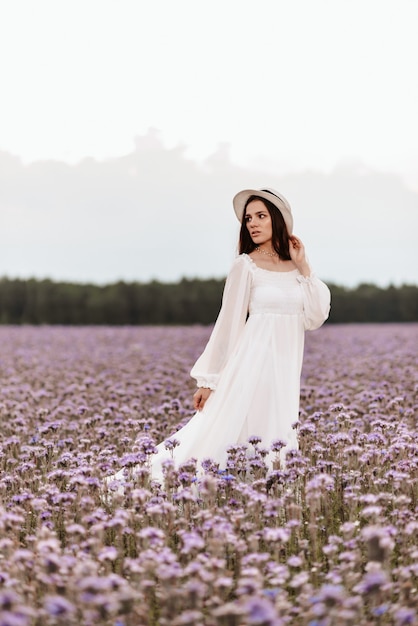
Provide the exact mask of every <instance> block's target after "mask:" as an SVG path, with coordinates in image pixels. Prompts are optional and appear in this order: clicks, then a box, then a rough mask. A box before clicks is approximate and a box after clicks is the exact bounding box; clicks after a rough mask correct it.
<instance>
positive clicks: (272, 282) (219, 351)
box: [112, 254, 330, 479]
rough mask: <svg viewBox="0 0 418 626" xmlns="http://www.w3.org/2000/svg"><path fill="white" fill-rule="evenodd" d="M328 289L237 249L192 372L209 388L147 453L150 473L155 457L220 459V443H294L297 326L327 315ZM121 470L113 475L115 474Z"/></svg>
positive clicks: (157, 472) (300, 338) (299, 351)
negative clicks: (199, 406)
mask: <svg viewBox="0 0 418 626" xmlns="http://www.w3.org/2000/svg"><path fill="white" fill-rule="evenodd" d="M329 308H330V292H329V289H328V287H327V286H326V285H325V284H324V283H323V282H322V281H320V280H319V279H318V278H317V277H316V276H315V275H311V276H310V277H309V278H305V277H303V276H302V275H301V274H300V273H299V271H298V270H296V269H295V270H292V271H288V272H276V271H271V270H265V269H262V268H260V267H258V266H257V265H256V264H255V263H254V261H253V260H252V259H251V258H250V257H249V256H248V255H247V254H241V255H240V256H238V257H237V258H236V259H235V261H234V263H233V265H232V268H231V271H230V273H229V274H228V277H227V280H226V284H225V289H224V294H223V299H222V307H221V310H220V312H219V315H218V318H217V320H216V324H215V326H214V329H213V331H212V334H211V337H210V339H209V342H208V344H207V346H206V348H205V350H204V352H203V354H202V355H201V356H200V357H199V359H198V360H197V362H196V363H195V365H194V366H193V369H192V370H191V376H192V377H193V378H195V379H196V381H197V385H198V387H210V388H211V389H213V390H214V391H213V392H212V393H211V395H210V396H209V398H208V400H207V401H206V404H205V407H204V409H203V410H202V411H199V412H197V413H196V414H195V415H194V416H193V417H192V418H191V419H190V420H189V422H188V423H187V424H186V425H185V426H184V427H183V428H181V430H179V431H177V432H175V433H173V435H172V436H171V438H172V439H176V440H177V441H179V442H180V445H179V446H178V447H176V448H175V449H174V451H172V452H170V451H168V450H166V448H165V445H164V442H162V443H160V444H159V445H158V446H157V449H158V453H157V454H156V455H153V457H152V468H151V471H152V476H153V478H157V479H159V478H161V476H162V463H163V462H164V460H166V459H171V458H174V462H175V464H176V466H178V465H179V464H180V463H182V462H184V461H186V460H188V459H190V458H195V459H197V460H198V468H199V470H200V469H201V465H200V464H201V462H202V461H203V460H205V459H212V460H213V461H215V462H217V463H219V465H220V467H221V468H222V467H225V462H226V459H227V448H228V446H230V445H231V444H236V443H247V442H248V438H249V437H250V436H252V435H256V436H259V437H261V439H262V443H261V444H260V445H263V446H264V447H269V446H270V445H271V443H272V441H274V440H277V439H281V440H284V441H285V442H286V444H287V448H296V447H297V445H298V443H297V436H296V431H295V430H294V428H292V425H293V424H294V423H295V422H296V421H297V420H298V414H299V391H300V375H301V369H302V359H303V347H304V331H305V330H313V329H315V328H318V327H319V326H321V324H322V323H323V322H324V321H325V320H326V318H327V317H328V313H329ZM122 477H123V471H121V472H118V474H116V475H115V476H113V477H112V478H116V479H118V478H119V479H121V478H122Z"/></svg>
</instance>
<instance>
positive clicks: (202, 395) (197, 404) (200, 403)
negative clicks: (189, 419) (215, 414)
mask: <svg viewBox="0 0 418 626" xmlns="http://www.w3.org/2000/svg"><path fill="white" fill-rule="evenodd" d="M211 393H212V389H209V388H208V387H199V389H198V390H197V391H196V392H195V394H194V395H193V407H194V409H195V411H201V410H202V409H203V407H204V406H205V404H206V400H207V399H208V398H209V396H210V394H211Z"/></svg>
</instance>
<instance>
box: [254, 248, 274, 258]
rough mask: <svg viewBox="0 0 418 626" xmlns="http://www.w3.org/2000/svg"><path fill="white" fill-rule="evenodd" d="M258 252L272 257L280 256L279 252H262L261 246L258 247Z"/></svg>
mask: <svg viewBox="0 0 418 626" xmlns="http://www.w3.org/2000/svg"><path fill="white" fill-rule="evenodd" d="M256 250H257V252H259V253H260V254H265V255H266V256H271V257H274V256H278V254H277V252H266V251H265V250H262V249H261V248H260V246H257V247H256Z"/></svg>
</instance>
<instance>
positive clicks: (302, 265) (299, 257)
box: [289, 235, 311, 276]
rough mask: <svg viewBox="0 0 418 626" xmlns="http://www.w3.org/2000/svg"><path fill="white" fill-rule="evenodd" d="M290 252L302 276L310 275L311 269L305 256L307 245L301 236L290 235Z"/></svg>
mask: <svg viewBox="0 0 418 626" xmlns="http://www.w3.org/2000/svg"><path fill="white" fill-rule="evenodd" d="M289 253H290V258H291V259H292V261H293V263H294V264H295V265H296V267H297V268H298V270H299V272H300V273H301V274H302V276H310V273H311V270H310V268H309V265H308V261H307V260H306V256H305V246H304V245H303V243H302V241H301V240H300V239H299V237H295V235H292V236H291V237H289Z"/></svg>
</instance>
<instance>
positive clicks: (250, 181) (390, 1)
mask: <svg viewBox="0 0 418 626" xmlns="http://www.w3.org/2000/svg"><path fill="white" fill-rule="evenodd" d="M417 27H418V3H417V2H416V1H415V0H379V1H378V0H315V1H312V0H286V1H285V0H257V2H254V1H253V0H251V1H246V0H239V1H238V0H210V1H209V0H176V1H175V2H173V1H172V0H160V1H155V2H150V1H149V0H147V1H142V0H136V1H134V0H112V1H110V0H36V2H33V0H0V79H1V99H0V150H1V151H2V153H1V155H0V183H1V187H0V224H1V230H2V245H1V248H0V275H9V276H24V277H26V276H38V277H45V276H50V277H52V278H56V279H68V280H79V281H95V282H108V281H112V280H117V279H125V280H136V279H138V280H149V279H151V278H158V279H161V280H170V281H171V280H177V279H178V278H180V277H181V276H202V277H208V276H223V275H225V273H226V272H227V270H228V268H229V265H230V262H231V260H232V258H233V256H234V252H235V244H236V236H237V232H238V225H237V223H236V220H235V217H234V215H233V212H232V208H231V198H232V196H233V195H234V193H236V192H237V191H239V189H241V188H246V187H263V186H272V187H275V188H277V189H279V190H280V191H282V192H283V193H285V195H287V197H288V199H289V201H290V203H291V204H292V207H293V211H294V215H295V232H296V234H299V235H300V236H301V237H302V238H303V240H304V241H305V243H306V247H307V251H308V255H309V257H310V259H311V262H312V264H313V265H314V266H315V269H316V271H317V273H318V274H320V275H321V277H323V278H324V279H326V280H332V281H333V282H337V283H340V284H347V285H355V284H358V283H359V282H363V281H373V282H376V283H378V284H382V285H386V284H388V283H390V282H395V283H401V282H413V283H417V282H418V270H417V267H418V263H417V261H418V256H417V245H416V233H417V226H418V124H417V115H416V111H417V110H418V79H417V71H416V60H417V58H418V38H417V37H416V31H417Z"/></svg>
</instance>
